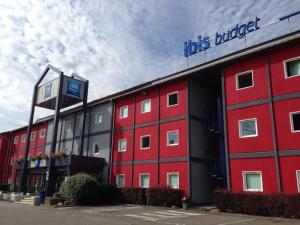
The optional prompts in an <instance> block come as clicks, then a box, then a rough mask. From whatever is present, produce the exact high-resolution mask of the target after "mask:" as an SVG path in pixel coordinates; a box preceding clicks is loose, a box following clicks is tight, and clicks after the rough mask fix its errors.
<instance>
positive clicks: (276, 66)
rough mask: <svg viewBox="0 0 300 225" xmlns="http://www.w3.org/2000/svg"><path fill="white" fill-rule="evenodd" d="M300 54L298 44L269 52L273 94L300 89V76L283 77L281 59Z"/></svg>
mask: <svg viewBox="0 0 300 225" xmlns="http://www.w3.org/2000/svg"><path fill="white" fill-rule="evenodd" d="M298 56H300V45H299V44H298V45H294V46H291V47H287V48H283V49H279V50H276V51H273V52H272V53H270V69H271V77H272V90H273V95H274V96H278V95H283V94H288V93H293V92H299V91H300V76H296V77H292V78H288V79H286V78H285V72H284V64H283V61H284V60H287V59H291V58H295V57H298Z"/></svg>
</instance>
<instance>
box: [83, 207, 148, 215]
mask: <svg viewBox="0 0 300 225" xmlns="http://www.w3.org/2000/svg"><path fill="white" fill-rule="evenodd" d="M140 208H142V207H139V206H130V207H113V208H96V209H90V210H83V211H82V212H84V213H89V214H95V213H100V212H112V211H119V210H124V209H140Z"/></svg>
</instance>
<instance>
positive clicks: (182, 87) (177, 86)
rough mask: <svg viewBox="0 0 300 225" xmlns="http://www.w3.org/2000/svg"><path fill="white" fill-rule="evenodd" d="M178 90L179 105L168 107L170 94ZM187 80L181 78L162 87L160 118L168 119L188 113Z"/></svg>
mask: <svg viewBox="0 0 300 225" xmlns="http://www.w3.org/2000/svg"><path fill="white" fill-rule="evenodd" d="M173 92H178V105H174V106H170V107H168V106H167V104H168V94H169V93H173ZM186 92H187V80H180V81H177V82H174V83H170V84H168V85H165V86H163V87H161V88H160V118H161V119H166V118H170V117H174V116H180V115H184V114H186V113H187V104H186V99H187V96H186Z"/></svg>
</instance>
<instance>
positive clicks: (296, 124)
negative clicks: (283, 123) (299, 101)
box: [290, 112, 300, 132]
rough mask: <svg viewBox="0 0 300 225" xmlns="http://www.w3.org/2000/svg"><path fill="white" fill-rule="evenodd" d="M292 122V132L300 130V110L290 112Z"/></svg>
mask: <svg viewBox="0 0 300 225" xmlns="http://www.w3.org/2000/svg"><path fill="white" fill-rule="evenodd" d="M290 123H291V130H292V132H300V112H291V113H290Z"/></svg>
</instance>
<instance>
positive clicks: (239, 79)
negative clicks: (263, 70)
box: [236, 71, 254, 90]
mask: <svg viewBox="0 0 300 225" xmlns="http://www.w3.org/2000/svg"><path fill="white" fill-rule="evenodd" d="M253 86H254V84H253V72H252V71H247V72H243V73H239V74H237V75H236V89H237V90H241V89H245V88H250V87H253Z"/></svg>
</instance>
